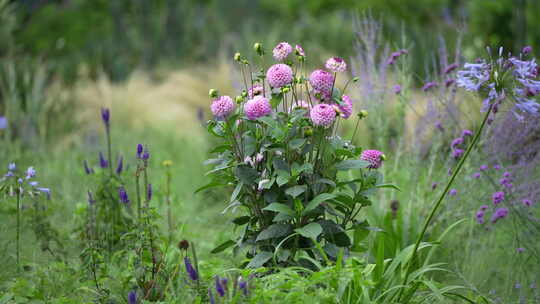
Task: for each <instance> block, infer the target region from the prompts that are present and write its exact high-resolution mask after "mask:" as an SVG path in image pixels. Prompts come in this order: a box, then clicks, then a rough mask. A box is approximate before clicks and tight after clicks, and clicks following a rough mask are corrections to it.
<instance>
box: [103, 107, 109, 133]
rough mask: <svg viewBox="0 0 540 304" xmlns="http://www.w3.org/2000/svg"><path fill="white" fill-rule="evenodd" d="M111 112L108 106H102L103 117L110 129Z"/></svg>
mask: <svg viewBox="0 0 540 304" xmlns="http://www.w3.org/2000/svg"><path fill="white" fill-rule="evenodd" d="M110 118H111V112H110V111H109V109H107V108H101V119H102V120H103V123H104V124H105V127H106V128H107V129H108V128H109V126H110Z"/></svg>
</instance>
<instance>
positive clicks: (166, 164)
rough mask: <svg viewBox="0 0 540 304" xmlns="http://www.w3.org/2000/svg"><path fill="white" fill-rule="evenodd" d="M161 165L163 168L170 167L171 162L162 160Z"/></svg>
mask: <svg viewBox="0 0 540 304" xmlns="http://www.w3.org/2000/svg"><path fill="white" fill-rule="evenodd" d="M162 164H163V166H165V167H170V166H172V164H173V162H172V160H164V161H163V163H162Z"/></svg>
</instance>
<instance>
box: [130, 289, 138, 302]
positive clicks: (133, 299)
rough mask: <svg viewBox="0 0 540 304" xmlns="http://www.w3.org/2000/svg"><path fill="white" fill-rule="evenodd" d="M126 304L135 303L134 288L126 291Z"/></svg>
mask: <svg viewBox="0 0 540 304" xmlns="http://www.w3.org/2000/svg"><path fill="white" fill-rule="evenodd" d="M128 304H137V292H136V291H135V290H132V291H130V292H129V293H128Z"/></svg>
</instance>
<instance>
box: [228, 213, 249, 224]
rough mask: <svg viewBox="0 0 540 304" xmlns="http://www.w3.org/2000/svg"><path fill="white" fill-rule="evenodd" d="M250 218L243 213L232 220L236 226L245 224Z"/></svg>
mask: <svg viewBox="0 0 540 304" xmlns="http://www.w3.org/2000/svg"><path fill="white" fill-rule="evenodd" d="M250 219H251V217H250V216H247V215H244V216H239V217H237V218H235V219H234V220H233V221H232V222H233V223H235V224H236V225H238V226H242V225H245V224H247V223H248V222H249V220H250Z"/></svg>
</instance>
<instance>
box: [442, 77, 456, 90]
mask: <svg viewBox="0 0 540 304" xmlns="http://www.w3.org/2000/svg"><path fill="white" fill-rule="evenodd" d="M454 83H456V80H455V79H454V78H449V79H446V80H445V81H444V86H446V87H447V88H448V87H450V86H451V85H453V84H454Z"/></svg>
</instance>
